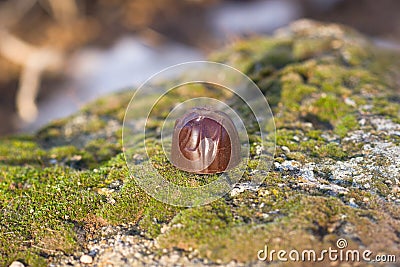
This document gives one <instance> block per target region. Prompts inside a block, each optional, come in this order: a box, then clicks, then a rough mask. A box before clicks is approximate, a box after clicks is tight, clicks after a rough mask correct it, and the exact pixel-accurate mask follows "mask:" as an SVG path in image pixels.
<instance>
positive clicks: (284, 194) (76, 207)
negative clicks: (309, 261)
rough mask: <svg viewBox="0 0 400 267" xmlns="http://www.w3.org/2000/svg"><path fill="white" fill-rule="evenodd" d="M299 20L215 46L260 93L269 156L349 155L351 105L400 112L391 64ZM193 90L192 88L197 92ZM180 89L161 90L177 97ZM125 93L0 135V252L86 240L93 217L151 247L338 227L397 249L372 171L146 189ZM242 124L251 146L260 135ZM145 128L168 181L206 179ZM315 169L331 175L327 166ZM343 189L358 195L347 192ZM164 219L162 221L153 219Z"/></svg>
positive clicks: (248, 253) (37, 257)
mask: <svg viewBox="0 0 400 267" xmlns="http://www.w3.org/2000/svg"><path fill="white" fill-rule="evenodd" d="M302 23H303V24H304V25H303V24H301V23H298V24H297V26H296V25H295V26H292V27H290V28H288V29H286V30H283V31H281V33H280V34H278V35H277V36H275V37H273V38H256V39H254V40H247V41H242V42H239V43H237V44H235V45H234V46H233V47H231V48H228V49H226V50H225V51H223V52H220V53H218V54H216V55H214V56H213V57H212V58H213V59H215V60H218V61H221V62H224V63H227V64H230V65H232V66H235V67H237V68H239V69H240V70H242V71H243V72H245V73H246V74H248V75H249V76H250V77H251V78H252V79H253V80H254V81H255V82H256V83H257V85H258V86H259V87H260V89H261V90H262V92H263V93H264V94H265V95H266V97H267V98H268V100H269V102H270V104H271V107H272V109H273V112H274V114H275V121H276V125H277V134H276V136H277V146H278V147H277V151H276V157H275V161H276V162H283V161H285V160H291V159H293V160H296V161H299V162H302V163H307V162H315V163H319V162H322V161H329V160H331V161H332V162H336V161H340V160H346V159H349V158H352V157H354V156H357V154H358V153H359V151H360V147H358V146H357V145H354V144H353V143H351V142H349V141H346V139H345V137H346V136H348V133H349V132H351V131H354V130H357V129H358V128H359V127H360V125H359V123H358V119H359V117H360V116H363V115H365V114H367V115H368V114H379V115H382V116H386V117H387V118H389V119H391V120H393V121H394V122H396V121H399V110H400V108H399V107H400V105H399V99H398V97H397V94H396V91H395V89H392V88H394V87H393V84H392V81H393V76H391V71H389V65H384V66H388V67H385V69H382V66H383V65H381V64H383V63H380V62H382V59H386V58H387V56H386V54H385V53H383V52H379V50H377V49H375V48H374V47H373V46H372V45H371V44H370V43H369V42H368V41H367V40H365V39H364V38H363V37H361V36H360V35H359V34H358V33H356V32H353V31H351V30H349V29H344V28H341V27H339V26H336V25H330V26H329V25H328V26H325V25H319V24H314V23H311V22H302ZM307 23H311V24H310V25H308V26H307ZM383 61H385V60H383ZM385 63H386V61H385ZM204 90H205V89H204V88H200V89H199V91H191V93H192V94H194V95H199V96H202V95H204V94H205V93H206V91H204ZM180 93H181V92H178V91H177V92H175V93H174V95H173V96H171V97H173V98H174V99H175V101H176V99H179V98H178V96H179V94H180ZM176 94H178V96H177V95H176ZM130 96H131V92H129V91H128V92H126V93H121V94H118V95H113V96H110V97H107V98H105V99H100V100H98V101H97V102H95V103H94V104H91V105H89V106H87V107H86V108H84V109H83V110H82V111H81V112H80V113H79V114H77V115H74V116H73V117H70V118H66V119H63V120H60V121H56V122H54V123H52V124H50V125H49V126H47V127H45V128H43V129H42V130H41V131H39V132H38V133H37V134H36V135H34V136H14V137H8V138H3V139H2V140H1V141H0V210H1V213H0V265H7V264H9V263H11V262H12V261H13V260H20V261H22V262H24V263H26V264H28V265H31V266H42V265H43V264H46V263H48V262H49V261H51V259H52V257H55V256H57V255H58V254H60V253H64V254H71V253H73V252H74V251H77V250H80V249H83V248H84V246H85V242H86V241H87V240H89V239H91V238H94V237H95V236H96V229H98V228H99V227H101V226H104V225H108V224H115V225H117V224H123V223H129V224H136V225H138V227H139V228H141V229H142V230H143V231H145V233H146V234H147V235H148V236H149V237H151V238H157V239H158V240H159V243H160V245H161V247H162V248H171V249H174V248H179V249H183V250H188V249H190V248H194V249H198V250H199V253H200V257H205V258H208V259H210V260H212V261H216V262H228V261H231V260H237V261H241V262H252V261H254V260H256V256H257V254H256V252H257V251H258V250H259V249H262V248H263V247H264V245H265V244H266V243H267V244H268V245H269V246H271V247H274V249H292V248H297V249H299V250H301V249H310V248H314V249H319V248H326V247H328V246H332V247H334V246H335V242H336V240H337V238H338V237H346V238H347V239H348V241H350V245H351V247H360V246H364V247H368V248H369V249H371V250H374V251H376V252H386V253H395V252H396V251H397V252H398V249H399V245H398V244H399V242H400V240H399V235H398V233H399V232H400V222H399V219H398V218H399V216H400V214H399V209H398V204H395V203H393V202H388V201H387V200H386V199H385V198H384V196H385V194H387V192H389V191H390V188H388V187H387V185H386V184H385V183H384V182H382V181H380V180H377V181H375V182H374V184H373V185H372V186H373V189H377V190H378V192H379V194H375V193H373V192H374V191H373V190H371V191H367V190H361V189H359V188H357V187H353V186H352V185H351V183H349V184H348V185H347V187H348V189H349V192H348V193H347V194H336V195H335V194H334V195H332V194H330V193H329V192H325V191H323V190H317V189H315V188H312V187H307V186H303V185H304V183H303V181H301V180H299V178H298V177H296V176H294V175H291V174H290V173H286V174H285V173H282V171H279V170H271V172H270V173H268V174H267V176H266V179H265V181H264V183H263V184H262V185H261V187H260V188H259V189H258V190H256V191H251V190H250V191H244V192H242V193H240V194H238V195H236V196H228V195H227V196H225V197H224V198H222V199H220V200H218V201H215V202H213V203H211V204H209V205H206V206H202V207H196V208H177V207H173V206H169V205H166V204H163V203H160V202H158V201H156V200H154V199H153V198H151V197H150V196H148V195H147V194H146V193H145V192H144V191H143V190H142V189H140V188H139V187H138V186H137V184H136V182H135V180H134V179H133V178H132V177H131V176H130V174H129V171H128V169H127V167H126V164H125V160H124V156H123V154H122V147H121V127H122V125H121V121H122V119H123V116H124V112H125V108H126V106H127V104H128V102H129V99H130ZM223 97H227V96H223ZM163 102H164V104H165V105H161V106H160V107H159V108H160V109H159V110H155V111H154V112H156V113H157V114H158V115H157V116H155V119H154V121H152V122H149V123H150V124H149V125H153V126H152V127H150V130H152V131H154V136H155V137H156V136H157V128H158V127H159V126H160V124H159V123H160V121H162V118H163V117H165V115H166V113H167V112H168V110H169V109H170V107H169V104H168V103H169V102H168V99H164V101H163ZM368 105H370V106H371V107H372V108H370V109H367V108H365V107H367V106H368ZM151 123H153V124H151ZM326 136H328V137H332V138H327V137H326ZM250 138H251V140H253V141H254V142H250V143H251V144H252V148H251V151H253V156H254V151H255V145H256V144H257V142H256V141H257V136H256V135H251V136H250ZM388 138H390V137H388ZM152 141H154V143H153V145H152V151H150V152H151V154H152V160H153V162H154V163H155V166H156V167H157V168H159V169H160V171H161V172H162V173H164V174H165V175H166V176H167V178H168V179H169V180H170V181H172V182H175V183H178V184H179V183H180V184H182V185H187V186H197V185H201V184H204V183H205V182H207V181H209V180H208V179H207V180H206V179H204V177H205V176H196V175H188V174H187V173H184V172H180V171H177V170H176V169H174V167H173V166H172V165H170V164H169V163H168V162H167V160H166V158H165V156H164V155H163V154H162V153H160V152H161V147H160V144H158V143H157V142H156V141H155V139H153V140H150V142H152ZM391 141H393V142H395V140H391ZM283 147H286V148H287V149H289V151H286V150H284V149H283ZM136 149H137V152H138V153H139V154H140V153H142V152H143V147H140V146H139V147H138V148H136ZM137 164H142V163H141V162H140V160H138V162H137ZM253 164H254V162H253V161H250V163H249V166H248V169H249V172H246V175H248V174H249V173H250V172H251V169H252V166H253ZM319 175H320V176H322V177H325V176H326V177H327V179H329V176H330V173H329V171H328V170H326V171H325V172H324V171H322V173H321V174H319ZM247 178H248V177H247ZM247 178H246V177H244V180H246V179H247ZM327 183H328V181H327ZM385 192H386V193H385ZM351 199H352V201H355V202H356V203H358V206H357V207H355V206H351V205H349V204H348V203H349V201H350V200H351ZM365 199H368V201H367V202H366V201H365ZM163 225H168V226H169V229H168V230H167V231H166V232H163V233H161V227H162V226H163Z"/></svg>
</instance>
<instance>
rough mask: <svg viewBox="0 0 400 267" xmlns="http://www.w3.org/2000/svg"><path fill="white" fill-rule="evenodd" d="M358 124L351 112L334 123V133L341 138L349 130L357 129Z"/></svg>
mask: <svg viewBox="0 0 400 267" xmlns="http://www.w3.org/2000/svg"><path fill="white" fill-rule="evenodd" d="M358 126H359V125H358V121H357V119H356V117H355V116H354V115H353V114H347V115H345V116H344V117H343V118H341V119H340V120H339V122H338V123H337V124H336V126H335V133H336V134H338V135H339V136H340V137H341V138H343V137H345V136H346V134H347V133H348V132H349V131H351V130H355V129H357V127H358Z"/></svg>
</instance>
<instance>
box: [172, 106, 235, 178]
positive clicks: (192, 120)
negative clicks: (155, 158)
mask: <svg viewBox="0 0 400 267" xmlns="http://www.w3.org/2000/svg"><path fill="white" fill-rule="evenodd" d="M171 162H172V164H173V165H175V166H176V167H177V168H179V169H181V170H184V171H188V172H193V173H199V174H209V173H219V172H224V171H227V170H229V169H232V168H234V167H235V166H237V165H238V164H239V162H240V141H239V135H238V132H237V130H236V127H235V125H234V124H233V122H232V120H231V119H230V118H229V116H228V115H227V114H226V113H224V112H222V111H216V110H213V109H209V108H193V109H191V110H190V111H189V112H188V113H186V114H185V115H184V116H183V117H182V118H180V119H177V120H176V122H175V127H174V133H173V137H172V147H171Z"/></svg>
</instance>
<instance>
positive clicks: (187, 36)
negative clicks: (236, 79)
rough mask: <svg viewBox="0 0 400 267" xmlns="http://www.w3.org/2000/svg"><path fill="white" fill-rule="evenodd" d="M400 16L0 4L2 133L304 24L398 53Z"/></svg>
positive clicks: (184, 2) (256, 7)
mask: <svg viewBox="0 0 400 267" xmlns="http://www.w3.org/2000/svg"><path fill="white" fill-rule="evenodd" d="M399 14H400V1H398V0H380V1H379V3H378V1H375V0H242V1H240V0H230V1H229V0H0V122H1V123H0V135H7V134H11V133H15V132H32V131H34V130H36V129H38V128H39V127H41V126H43V125H44V124H46V123H47V122H49V121H50V120H52V119H55V118H60V117H64V116H67V115H70V114H72V113H73V112H75V111H77V110H78V109H79V108H80V107H82V105H84V104H85V103H87V102H89V101H91V100H94V99H96V98H98V97H100V96H102V95H105V94H107V93H111V92H114V91H119V90H121V89H123V88H128V87H131V88H133V87H135V86H137V85H139V84H140V83H142V82H144V81H145V80H146V79H147V78H148V77H149V76H151V75H152V74H154V73H156V72H158V71H160V70H162V69H163V68H165V67H168V66H170V65H173V64H177V63H181V62H185V61H191V60H202V59H205V58H206V56H207V53H208V52H210V51H212V50H215V49H220V48H221V47H223V46H225V45H227V44H229V43H231V42H233V41H235V40H237V39H239V38H243V37H245V36H251V35H255V34H270V33H272V32H273V31H274V30H275V29H276V28H278V27H281V26H284V25H287V24H289V23H290V22H291V21H293V20H296V19H299V18H312V19H317V20H321V21H329V22H339V23H343V24H346V25H349V26H352V27H355V28H356V29H358V30H359V31H361V32H363V33H365V34H367V35H369V36H370V37H371V38H372V39H373V40H374V41H376V42H377V43H379V44H380V45H383V46H386V47H389V48H391V49H399V47H400V46H399V45H398V44H399V42H400V16H399ZM399 50H400V49H399Z"/></svg>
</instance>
